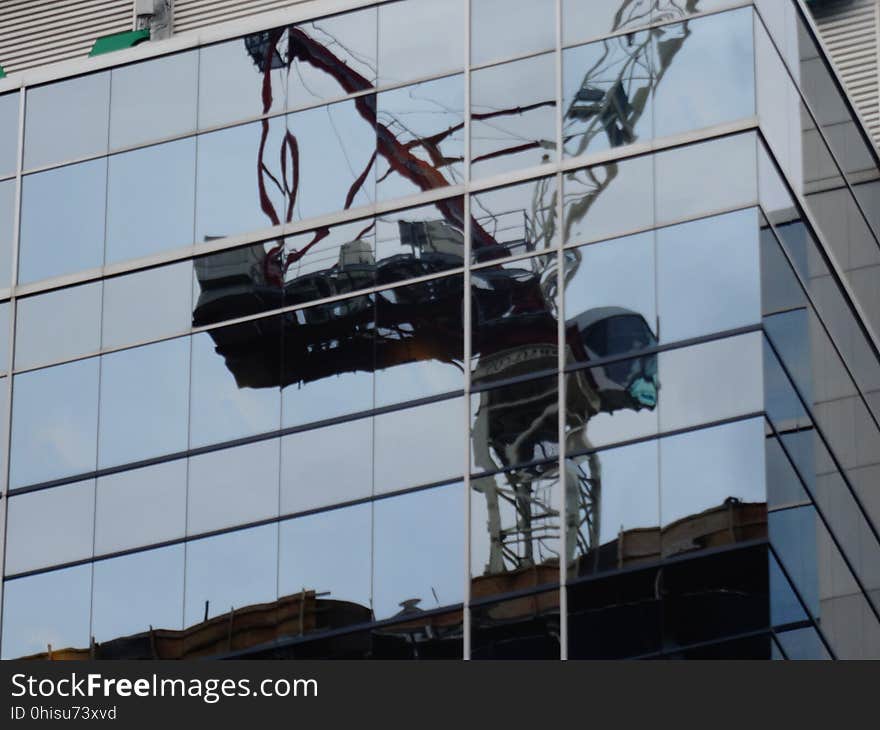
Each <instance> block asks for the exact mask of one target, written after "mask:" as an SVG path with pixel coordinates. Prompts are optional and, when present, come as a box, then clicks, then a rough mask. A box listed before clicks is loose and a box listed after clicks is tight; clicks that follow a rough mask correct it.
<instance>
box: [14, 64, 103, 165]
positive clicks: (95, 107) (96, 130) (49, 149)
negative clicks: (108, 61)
mask: <svg viewBox="0 0 880 730" xmlns="http://www.w3.org/2000/svg"><path fill="white" fill-rule="evenodd" d="M25 115H26V116H25V133H24V166H25V169H28V170H30V169H32V168H34V167H42V166H43V165H51V164H54V163H56V162H64V161H66V160H74V159H77V158H80V157H87V156H89V155H99V154H101V153H103V152H106V151H107V136H108V135H107V132H108V126H109V123H110V72H109V71H104V72H103V73H96V74H89V75H88V76H77V77H76V78H72V79H68V80H66V81H59V82H57V83H54V84H46V85H45V86H37V87H34V88H29V89H28V91H27V106H26V111H25Z"/></svg>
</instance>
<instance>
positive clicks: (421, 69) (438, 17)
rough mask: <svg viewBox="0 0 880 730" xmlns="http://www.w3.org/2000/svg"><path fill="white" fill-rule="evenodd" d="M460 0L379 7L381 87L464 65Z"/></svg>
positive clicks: (422, 0)
mask: <svg viewBox="0 0 880 730" xmlns="http://www.w3.org/2000/svg"><path fill="white" fill-rule="evenodd" d="M465 22H466V19H465V3H464V2H463V0H445V2H442V3H438V2H434V1H433V0H407V1H406V2H396V3H386V4H384V5H380V6H379V78H380V80H381V82H382V83H383V84H387V83H394V82H400V81H407V80H409V79H417V78H421V77H422V76H428V75H431V74H437V73H442V72H444V71H454V70H457V69H460V68H461V67H462V66H463V65H464V62H465V48H464V37H465V32H464V31H465Z"/></svg>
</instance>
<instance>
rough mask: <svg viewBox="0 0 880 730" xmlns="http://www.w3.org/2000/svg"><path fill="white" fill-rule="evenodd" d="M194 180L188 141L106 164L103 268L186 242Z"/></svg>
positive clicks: (193, 145) (193, 152) (192, 150)
mask: <svg viewBox="0 0 880 730" xmlns="http://www.w3.org/2000/svg"><path fill="white" fill-rule="evenodd" d="M195 174H196V142H195V139H193V138H190V139H184V140H180V141H179V142H169V143H168V144H163V145H156V146H154V147H147V148H145V149H141V150H135V151H134V152H126V153H123V154H120V155H113V156H112V157H111V158H110V176H109V182H108V185H109V194H108V196H107V263H108V264H115V263H118V262H120V261H127V260H128V259H136V258H140V257H142V256H148V255H150V254H154V253H158V252H160V251H167V250H168V249H172V248H177V247H180V246H185V245H188V244H189V243H191V242H192V237H193V199H194V195H195ZM145 206H146V208H147V209H145Z"/></svg>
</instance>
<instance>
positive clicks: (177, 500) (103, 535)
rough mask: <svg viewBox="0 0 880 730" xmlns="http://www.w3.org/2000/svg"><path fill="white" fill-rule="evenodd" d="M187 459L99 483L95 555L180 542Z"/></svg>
mask: <svg viewBox="0 0 880 730" xmlns="http://www.w3.org/2000/svg"><path fill="white" fill-rule="evenodd" d="M185 530H186V459H176V460H174V461H167V462H165V463H164V464H156V465H155V466H148V467H146V468H144V469H132V470H130V471H123V472H119V473H118V474H111V475H109V476H105V477H99V478H98V493H97V497H96V501H95V555H106V554H108V553H114V552H117V551H120V550H128V549H129V548H133V547H140V546H142V545H152V544H154V543H160V542H164V541H166V540H176V539H178V538H180V537H183V535H184V534H185Z"/></svg>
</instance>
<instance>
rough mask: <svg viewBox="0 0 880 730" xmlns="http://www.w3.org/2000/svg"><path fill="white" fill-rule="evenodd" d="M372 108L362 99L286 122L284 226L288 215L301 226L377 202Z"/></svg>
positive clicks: (292, 116)
mask: <svg viewBox="0 0 880 730" xmlns="http://www.w3.org/2000/svg"><path fill="white" fill-rule="evenodd" d="M375 108H376V106H375V99H374V98H373V97H361V98H359V99H357V100H354V101H344V102H341V103H339V104H329V105H327V106H322V107H318V108H316V109H309V110H307V111H303V112H296V113H295V114H289V115H288V116H287V118H286V123H287V129H286V132H285V133H286V141H285V144H286V145H287V149H286V150H283V153H284V154H290V155H291V156H292V160H291V164H290V167H291V168H292V171H293V179H292V180H291V181H290V184H289V189H288V188H286V189H285V193H286V197H287V200H286V201H285V202H286V206H285V207H286V210H287V212H286V214H285V217H284V220H291V217H290V211H291V210H292V211H293V218H292V219H293V220H304V219H306V218H315V217H317V216H320V215H325V214H327V213H334V212H336V211H340V210H347V209H348V208H352V207H355V208H357V207H359V206H363V205H369V204H370V203H372V202H373V201H374V200H375V199H376V195H375V170H374V167H373V164H374V162H375V159H376V158H375V152H376V128H375V126H374V116H373V115H374V114H375ZM281 169H282V171H283V170H284V167H282V168H281ZM281 179H282V180H284V178H281ZM284 183H285V185H286V184H287V181H286V180H284Z"/></svg>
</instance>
